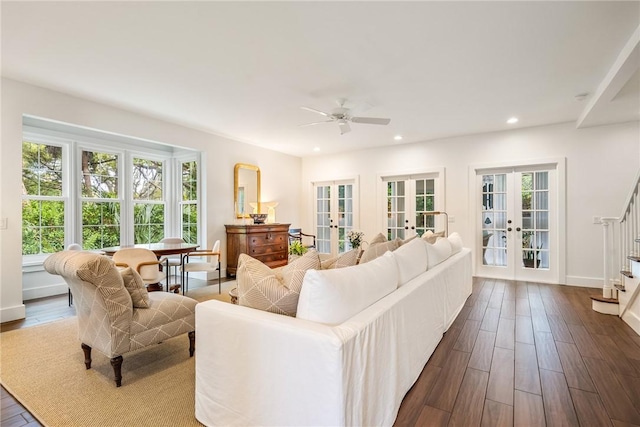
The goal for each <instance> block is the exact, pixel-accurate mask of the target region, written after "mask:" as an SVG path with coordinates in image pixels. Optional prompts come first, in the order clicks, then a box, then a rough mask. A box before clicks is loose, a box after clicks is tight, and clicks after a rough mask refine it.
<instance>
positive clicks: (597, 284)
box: [565, 276, 604, 289]
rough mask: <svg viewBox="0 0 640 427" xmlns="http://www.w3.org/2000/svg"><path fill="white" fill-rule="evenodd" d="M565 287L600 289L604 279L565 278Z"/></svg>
mask: <svg viewBox="0 0 640 427" xmlns="http://www.w3.org/2000/svg"><path fill="white" fill-rule="evenodd" d="M565 284H566V285H567V286H582V287H586V288H598V289H602V287H603V286H604V279H594V278H593V277H580V276H567V283H565Z"/></svg>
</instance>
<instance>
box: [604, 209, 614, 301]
mask: <svg viewBox="0 0 640 427" xmlns="http://www.w3.org/2000/svg"><path fill="white" fill-rule="evenodd" d="M601 222H602V230H603V235H604V247H603V249H604V251H603V252H604V257H603V258H604V285H603V287H602V296H603V297H604V298H617V291H616V290H615V289H614V288H613V286H612V285H611V280H612V277H611V259H610V258H611V250H612V248H611V247H610V243H611V227H610V225H611V222H612V221H611V219H610V218H602V219H601Z"/></svg>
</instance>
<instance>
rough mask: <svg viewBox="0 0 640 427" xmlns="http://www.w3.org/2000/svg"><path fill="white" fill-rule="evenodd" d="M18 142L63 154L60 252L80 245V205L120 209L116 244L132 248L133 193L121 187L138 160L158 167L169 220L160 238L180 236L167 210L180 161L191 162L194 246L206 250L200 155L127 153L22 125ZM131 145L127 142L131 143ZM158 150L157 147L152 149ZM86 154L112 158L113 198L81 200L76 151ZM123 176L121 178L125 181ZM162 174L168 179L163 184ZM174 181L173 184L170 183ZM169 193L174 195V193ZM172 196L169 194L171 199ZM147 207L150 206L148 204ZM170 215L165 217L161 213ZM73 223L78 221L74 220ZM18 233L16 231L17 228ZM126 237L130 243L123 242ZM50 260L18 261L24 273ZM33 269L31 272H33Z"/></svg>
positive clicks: (121, 146) (123, 147)
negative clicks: (115, 167)
mask: <svg viewBox="0 0 640 427" xmlns="http://www.w3.org/2000/svg"><path fill="white" fill-rule="evenodd" d="M22 138H23V140H25V141H32V142H35V143H41V144H48V145H56V146H61V147H62V148H63V171H62V176H63V186H62V188H63V195H64V202H65V243H64V244H65V247H67V246H68V245H69V244H71V243H76V241H78V240H81V236H82V220H81V218H78V215H81V207H82V202H83V201H89V200H93V201H107V202H118V203H121V209H122V210H121V212H122V215H121V223H120V244H121V245H125V244H132V243H133V221H132V215H133V203H134V200H133V198H132V197H133V190H132V189H131V188H127V187H128V185H125V184H126V183H127V182H131V181H130V179H129V180H125V179H124V177H125V176H129V177H130V176H131V172H132V168H133V163H132V162H133V158H134V157H141V158H145V159H149V160H162V161H163V175H164V176H163V199H164V204H165V215H166V216H169V218H167V219H166V220H165V235H169V234H174V233H178V234H176V235H180V233H181V225H180V223H181V219H180V218H181V213H180V212H175V213H174V212H173V209H169V207H172V206H177V204H176V203H174V202H175V201H176V199H177V198H178V197H179V194H180V193H179V192H180V191H181V190H180V189H179V188H180V187H178V188H177V189H176V188H175V186H176V185H179V186H181V173H180V170H178V169H179V165H180V162H182V161H195V162H196V164H197V171H198V177H197V179H198V200H197V203H198V225H197V227H198V241H199V242H203V243H200V244H201V245H203V244H206V235H207V232H206V228H207V227H206V221H205V220H204V218H205V211H206V210H205V208H204V206H205V202H204V195H205V194H206V193H205V189H204V187H205V184H206V183H205V181H204V180H205V177H206V173H205V165H204V160H203V157H204V156H202V153H201V152H198V151H192V152H188V151H186V150H184V151H181V152H179V153H171V152H168V151H166V150H159V149H157V150H156V149H153V148H152V147H148V148H147V147H145V149H144V150H139V149H134V150H131V149H130V144H127V143H126V142H122V141H120V142H119V141H112V140H109V139H104V140H102V139H100V138H95V137H91V136H85V135H74V134H73V133H71V132H60V131H56V130H50V129H46V128H39V127H33V126H28V125H23V133H22ZM126 139H129V138H126ZM131 140H132V141H133V139H131ZM156 144H159V143H156ZM82 150H89V151H96V152H101V153H113V154H117V155H118V170H119V174H118V198H117V199H115V198H114V199H87V198H83V197H82V196H81V194H82V189H81V164H80V162H81V161H82V160H81V151H82ZM125 174H126V175H125ZM167 174H169V175H168V178H167ZM176 180H177V182H176ZM175 190H177V191H178V193H175ZM174 193H175V194H174ZM149 202H151V201H149ZM168 210H169V211H171V212H170V213H169V212H167V211H168ZM78 219H79V220H78ZM21 227H22V226H21ZM129 236H130V238H129ZM129 240H131V241H129ZM49 255H50V254H38V255H24V256H22V266H23V268H25V270H26V271H39V270H41V269H42V268H41V266H42V263H43V262H44V260H45V259H46V258H47V257H48V256H49ZM34 269H35V270H34Z"/></svg>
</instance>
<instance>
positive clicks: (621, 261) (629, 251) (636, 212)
mask: <svg viewBox="0 0 640 427" xmlns="http://www.w3.org/2000/svg"><path fill="white" fill-rule="evenodd" d="M600 221H601V223H602V229H603V236H604V242H603V243H604V286H603V288H602V296H603V297H605V298H615V297H616V296H617V292H616V291H615V289H617V290H620V291H624V285H623V283H624V281H623V280H622V276H628V277H631V261H630V258H632V257H636V258H637V257H638V256H639V255H640V242H638V241H637V240H638V237H640V171H638V174H637V175H636V178H635V180H634V184H633V186H632V188H631V190H630V191H629V195H628V196H627V198H626V200H625V204H624V209H623V210H622V214H621V215H620V216H619V217H602V218H601V219H600ZM629 302H630V303H631V301H629ZM620 315H622V313H620Z"/></svg>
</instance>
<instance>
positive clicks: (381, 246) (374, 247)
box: [360, 233, 402, 264]
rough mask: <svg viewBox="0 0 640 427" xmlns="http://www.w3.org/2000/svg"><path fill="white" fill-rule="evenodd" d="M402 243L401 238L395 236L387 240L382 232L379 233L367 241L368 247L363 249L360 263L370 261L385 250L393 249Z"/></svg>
mask: <svg viewBox="0 0 640 427" xmlns="http://www.w3.org/2000/svg"><path fill="white" fill-rule="evenodd" d="M401 244H402V239H400V238H395V239H393V240H387V239H386V237H384V235H383V234H382V233H379V234H378V235H377V236H376V237H374V238H373V240H372V241H371V242H370V243H369V247H367V249H365V251H364V252H363V253H362V257H360V264H364V263H365V262H369V261H372V260H374V259H376V258H378V257H379V256H381V255H384V253H385V252H387V251H395V250H396V249H398V248H399V247H400V245H401Z"/></svg>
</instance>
